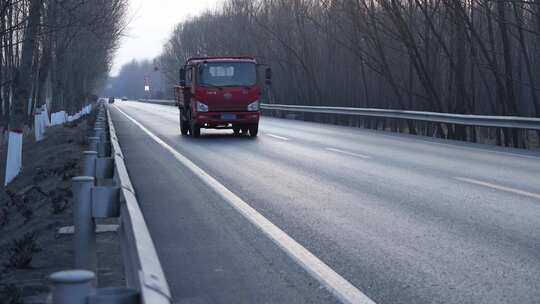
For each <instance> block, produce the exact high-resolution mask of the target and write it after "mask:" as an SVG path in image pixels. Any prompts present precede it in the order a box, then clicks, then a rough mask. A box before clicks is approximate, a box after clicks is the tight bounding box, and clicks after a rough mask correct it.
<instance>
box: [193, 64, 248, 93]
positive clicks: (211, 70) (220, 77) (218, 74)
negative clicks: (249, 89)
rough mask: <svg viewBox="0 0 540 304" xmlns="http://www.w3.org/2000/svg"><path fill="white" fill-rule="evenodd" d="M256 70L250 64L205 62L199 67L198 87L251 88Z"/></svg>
mask: <svg viewBox="0 0 540 304" xmlns="http://www.w3.org/2000/svg"><path fill="white" fill-rule="evenodd" d="M256 83H257V68H256V67H255V64H254V63H251V62H207V63H203V64H201V65H200V66H199V85H201V86H217V87H240V86H253V85H255V84H256Z"/></svg>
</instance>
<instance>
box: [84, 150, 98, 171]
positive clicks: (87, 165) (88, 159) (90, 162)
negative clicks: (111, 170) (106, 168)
mask: <svg viewBox="0 0 540 304" xmlns="http://www.w3.org/2000/svg"><path fill="white" fill-rule="evenodd" d="M97 156H98V154H97V152H96V151H84V152H83V168H82V175H83V176H96V161H97Z"/></svg>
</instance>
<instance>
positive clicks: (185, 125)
mask: <svg viewBox="0 0 540 304" xmlns="http://www.w3.org/2000/svg"><path fill="white" fill-rule="evenodd" d="M188 132H189V123H188V121H186V120H184V119H183V118H182V111H180V133H182V135H187V134H188Z"/></svg>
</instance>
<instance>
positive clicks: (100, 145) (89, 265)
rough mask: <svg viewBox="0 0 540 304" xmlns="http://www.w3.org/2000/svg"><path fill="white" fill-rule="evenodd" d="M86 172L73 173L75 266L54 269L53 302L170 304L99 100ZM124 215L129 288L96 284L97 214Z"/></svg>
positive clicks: (122, 234)
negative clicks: (98, 286)
mask: <svg viewBox="0 0 540 304" xmlns="http://www.w3.org/2000/svg"><path fill="white" fill-rule="evenodd" d="M94 134H95V135H94V136H93V137H90V138H89V151H85V152H84V158H83V170H82V171H83V176H78V177H74V178H73V194H74V199H75V209H74V212H73V213H74V224H75V229H74V231H75V238H74V241H75V268H77V270H68V271H61V272H57V273H54V274H52V275H51V276H50V279H51V281H52V283H53V289H52V292H51V303H52V304H68V303H69V304H86V303H93V304H100V303H104V304H113V303H114V304H116V303H118V304H150V303H152V304H154V303H156V304H170V303H171V294H170V290H169V287H168V285H167V281H166V279H165V275H164V273H163V270H162V268H161V265H160V262H159V258H158V256H157V252H156V249H155V247H154V244H153V242H152V239H151V237H150V233H149V231H148V228H147V226H146V223H145V221H144V218H143V215H142V212H141V210H140V208H139V205H138V202H137V199H136V197H135V192H134V190H133V186H132V185H131V181H130V178H129V175H128V172H127V168H126V165H125V163H124V156H123V154H122V150H121V148H120V144H119V143H118V138H117V136H116V131H115V128H114V124H113V122H112V120H111V119H110V113H109V110H108V108H107V107H106V106H105V104H103V103H99V104H98V113H97V118H96V124H95V127H94ZM111 217H116V218H119V221H120V227H119V230H118V232H119V235H120V243H121V251H122V258H123V262H124V269H125V273H126V281H127V282H126V283H127V286H125V287H114V288H97V289H96V286H95V285H96V283H97V279H96V275H95V272H96V270H97V269H96V268H97V267H96V265H97V261H96V259H97V255H96V232H95V230H96V225H95V219H96V218H111Z"/></svg>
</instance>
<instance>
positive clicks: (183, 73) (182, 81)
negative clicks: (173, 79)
mask: <svg viewBox="0 0 540 304" xmlns="http://www.w3.org/2000/svg"><path fill="white" fill-rule="evenodd" d="M179 74H180V86H181V87H185V86H186V69H184V68H181V69H180V73H179Z"/></svg>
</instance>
